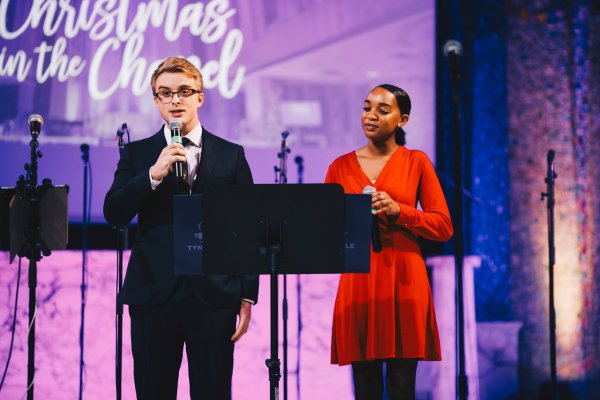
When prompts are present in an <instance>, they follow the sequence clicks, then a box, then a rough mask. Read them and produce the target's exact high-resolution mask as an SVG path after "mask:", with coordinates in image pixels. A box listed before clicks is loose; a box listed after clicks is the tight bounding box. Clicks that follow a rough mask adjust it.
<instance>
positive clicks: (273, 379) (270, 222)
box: [203, 184, 345, 400]
mask: <svg viewBox="0 0 600 400" xmlns="http://www.w3.org/2000/svg"><path fill="white" fill-rule="evenodd" d="M344 203H345V200H344V192H343V189H342V187H341V186H340V185H337V184H315V185H276V184H275V185H239V186H228V185H221V186H211V187H208V188H207V190H206V193H205V195H204V199H203V221H204V222H203V225H204V226H203V241H204V242H203V270H204V272H205V273H206V274H233V275H248V274H269V275H270V276H271V284H270V286H271V358H269V359H267V360H266V364H267V367H268V369H269V381H270V398H271V400H275V399H278V398H279V379H280V377H281V372H280V361H279V356H278V345H279V343H278V342H279V338H278V335H279V332H278V323H277V315H278V279H277V275H278V274H329V273H341V272H343V271H344V235H345V222H344V212H345V206H344Z"/></svg>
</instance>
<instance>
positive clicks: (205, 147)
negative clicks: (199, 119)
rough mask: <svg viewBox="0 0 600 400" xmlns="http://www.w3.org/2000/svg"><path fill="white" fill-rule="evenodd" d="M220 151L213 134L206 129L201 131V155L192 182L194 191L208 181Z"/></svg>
mask: <svg viewBox="0 0 600 400" xmlns="http://www.w3.org/2000/svg"><path fill="white" fill-rule="evenodd" d="M220 152H221V149H220V146H219V142H218V140H217V138H216V136H215V135H213V134H212V133H210V132H208V131H207V130H206V129H205V130H204V132H202V156H201V158H200V165H199V166H198V174H197V175H196V181H195V182H194V189H195V190H194V192H196V191H197V189H198V188H202V187H203V186H204V185H205V184H206V183H207V182H208V181H209V178H210V176H211V175H212V173H213V170H214V169H215V166H216V164H217V161H218V159H219V153H220Z"/></svg>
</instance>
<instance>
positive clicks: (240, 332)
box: [231, 300, 252, 343]
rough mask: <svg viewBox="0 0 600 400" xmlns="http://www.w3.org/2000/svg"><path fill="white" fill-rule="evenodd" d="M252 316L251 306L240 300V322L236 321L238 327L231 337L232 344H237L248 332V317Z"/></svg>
mask: <svg viewBox="0 0 600 400" xmlns="http://www.w3.org/2000/svg"><path fill="white" fill-rule="evenodd" d="M251 314H252V304H250V303H249V302H247V301H243V300H242V305H241V307H240V312H239V316H240V320H239V321H238V327H237V329H236V330H235V333H234V334H233V336H232V337H231V341H232V342H233V343H237V342H238V341H239V340H240V339H241V338H242V336H244V334H245V333H246V332H248V326H249V325H250V315H251Z"/></svg>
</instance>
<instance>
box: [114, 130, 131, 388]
mask: <svg viewBox="0 0 600 400" xmlns="http://www.w3.org/2000/svg"><path fill="white" fill-rule="evenodd" d="M125 133H127V143H129V129H127V124H126V123H124V124H123V125H122V126H121V129H118V130H117V138H118V146H119V154H121V153H122V152H123V149H124V148H125V144H124V143H123V135H124V134H125ZM113 229H115V231H116V232H117V280H116V283H117V288H116V289H117V290H116V292H117V293H116V297H115V299H116V306H117V309H116V335H115V336H116V345H115V358H116V360H115V386H116V391H117V397H116V399H117V400H121V393H122V384H121V382H122V376H123V304H121V303H120V302H119V297H118V296H119V293H120V292H121V289H122V288H123V253H124V251H125V247H126V246H127V241H128V239H127V226H114V227H113Z"/></svg>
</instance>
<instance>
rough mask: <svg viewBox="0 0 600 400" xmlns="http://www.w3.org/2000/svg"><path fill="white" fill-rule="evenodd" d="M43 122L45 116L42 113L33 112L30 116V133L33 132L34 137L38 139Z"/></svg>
mask: <svg viewBox="0 0 600 400" xmlns="http://www.w3.org/2000/svg"><path fill="white" fill-rule="evenodd" d="M43 123H44V118H42V116H41V115H40V114H31V115H30V116H29V133H31V137H32V138H34V139H37V137H38V135H39V134H40V130H41V129H42V124H43Z"/></svg>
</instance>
